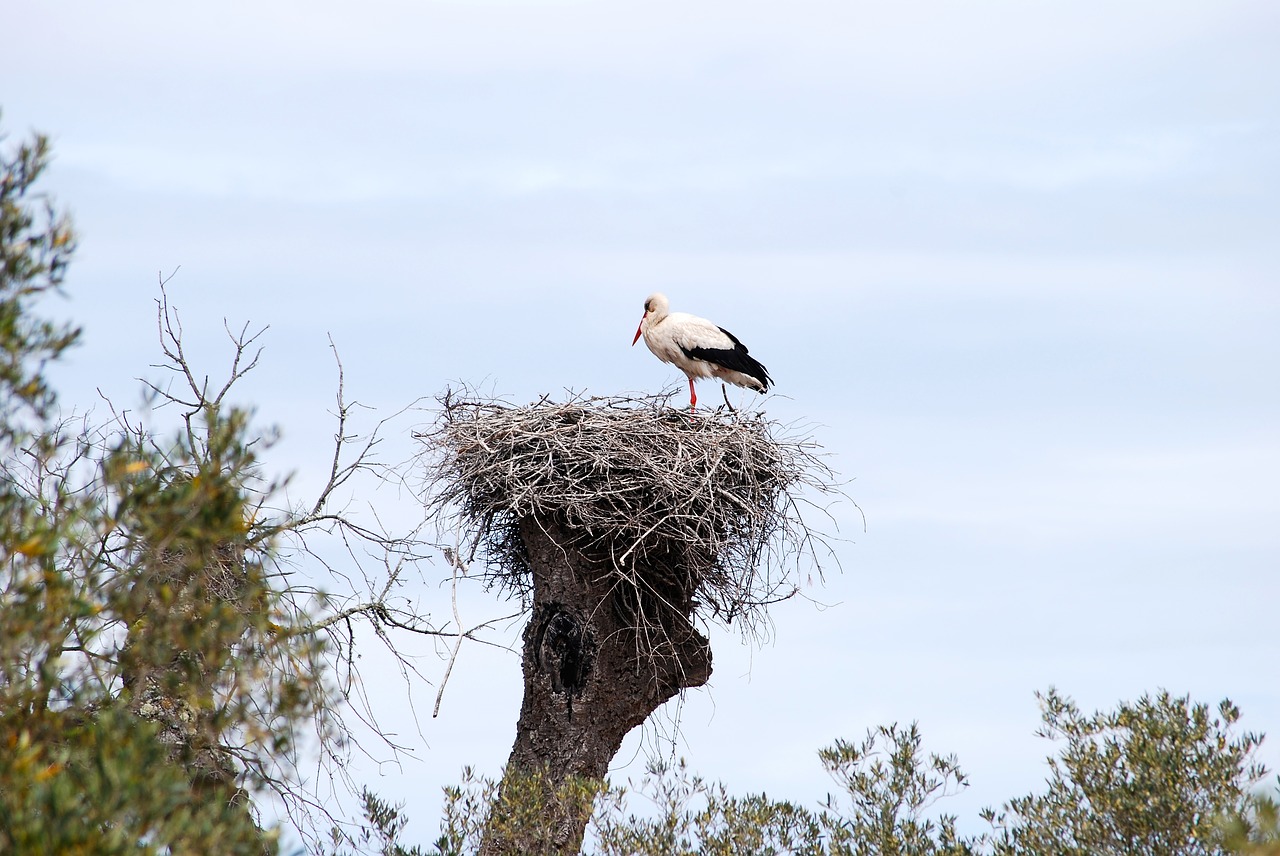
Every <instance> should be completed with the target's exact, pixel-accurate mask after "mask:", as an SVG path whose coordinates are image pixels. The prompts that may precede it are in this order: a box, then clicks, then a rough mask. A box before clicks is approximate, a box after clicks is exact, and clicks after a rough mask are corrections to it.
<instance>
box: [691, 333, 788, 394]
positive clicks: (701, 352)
mask: <svg viewBox="0 0 1280 856" xmlns="http://www.w3.org/2000/svg"><path fill="white" fill-rule="evenodd" d="M720 332H721V333H724V334H725V335H726V336H728V337H729V338H730V339H731V340H732V341H733V347H732V348H686V347H684V346H681V348H680V350H682V351H684V355H685V356H686V357H689V358H690V359H695V360H703V361H704V362H708V363H715V364H716V365H718V366H723V367H724V368H726V369H730V370H732V371H735V372H742V373H743V374H744V375H750V376H751V377H753V378H755V379H756V380H758V381H760V385H761V386H763V387H764V389H765V391H766V392H767V391H768V390H769V385H770V384H771V383H773V378H771V377H769V370H768V369H766V368H765V367H764V365H763V364H761V362H760V361H759V360H757V359H756V358H755V357H753V356H751V354H750V353H748V351H747V346H746V345H744V344H742V342H740V341H738V337H737V336H735V335H733V334H732V333H730V332H729V331H728V330H726V329H724V328H723V327H721V328H720Z"/></svg>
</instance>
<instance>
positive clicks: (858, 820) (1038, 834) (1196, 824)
mask: <svg viewBox="0 0 1280 856" xmlns="http://www.w3.org/2000/svg"><path fill="white" fill-rule="evenodd" d="M1039 698H1040V704H1041V715H1042V721H1043V724H1042V728H1041V730H1040V732H1039V733H1040V734H1041V735H1042V736H1044V737H1045V738H1047V739H1050V740H1054V741H1057V742H1060V743H1061V744H1062V745H1061V746H1060V748H1059V750H1058V751H1057V753H1056V754H1055V755H1053V756H1050V757H1049V759H1048V766H1049V777H1048V780H1047V783H1046V789H1045V791H1044V792H1042V793H1035V794H1030V795H1027V796H1024V797H1018V798H1014V799H1011V800H1009V801H1008V802H1006V803H1004V804H1003V806H1002V807H1001V808H1000V809H998V810H997V809H985V810H984V811H983V812H981V816H982V818H984V819H985V821H986V822H987V825H988V831H986V832H982V833H979V834H974V835H963V834H961V833H960V832H958V831H957V819H956V817H955V816H954V815H950V814H947V813H945V812H941V811H939V802H940V801H942V800H945V798H947V797H948V796H951V795H953V794H955V793H957V792H959V791H960V790H962V789H964V788H966V787H967V786H968V779H967V778H966V776H965V775H964V773H963V772H962V771H961V769H960V767H959V765H958V763H957V761H956V759H955V758H954V757H950V756H940V755H937V754H934V753H926V752H924V751H923V747H922V742H923V741H922V736H921V734H920V730H919V729H918V727H917V726H916V725H914V724H912V725H910V726H907V727H905V728H902V727H899V726H896V725H890V726H882V727H879V728H874V729H871V730H870V731H868V732H867V735H866V737H865V738H864V739H863V740H861V741H857V742H850V741H844V740H837V741H836V742H835V743H834V744H833V745H831V746H829V747H827V748H824V749H822V750H820V751H819V753H818V756H819V760H820V761H821V763H822V765H823V767H824V768H825V770H826V771H827V772H828V774H829V775H830V776H831V778H832V781H833V784H834V785H835V786H836V787H835V790H834V791H833V793H832V794H829V795H827V797H826V798H825V799H824V800H822V801H820V802H817V803H803V802H799V801H794V800H778V799H774V798H771V797H769V796H768V795H766V794H752V795H748V796H745V797H743V796H733V795H731V794H730V793H729V791H728V790H727V789H726V787H725V786H724V785H723V784H718V783H709V782H707V781H705V780H703V779H702V778H701V777H699V776H697V775H694V774H692V773H691V772H690V771H689V770H688V769H687V768H686V767H685V765H684V764H683V762H681V763H677V764H673V765H669V764H661V763H651V764H650V766H649V768H648V770H647V772H646V774H645V775H644V776H643V777H642V778H641V779H640V780H639V781H638V782H635V783H630V782H629V783H628V785H627V786H616V785H608V784H600V783H596V785H595V786H594V787H591V786H589V785H590V783H581V787H579V789H578V790H576V791H575V792H574V795H575V796H576V798H577V799H579V800H584V801H589V800H591V799H593V798H594V813H593V815H592V817H591V820H590V824H589V825H588V829H587V835H586V841H585V846H584V851H583V852H585V853H592V854H599V856H605V855H606V854H607V856H623V854H638V856H693V854H725V856H728V854H738V853H753V854H797V856H855V854H856V856H863V854H865V855H866V856H871V854H893V855H894V856H1014V854H1016V855H1017V856H1044V854H1070V856H1084V854H1108V853H1113V854H1161V856H1200V854H1223V856H1225V854H1244V856H1276V854H1280V811H1278V810H1277V803H1276V799H1275V796H1273V795H1271V796H1269V795H1264V794H1261V793H1259V792H1256V791H1255V790H1254V788H1255V786H1256V785H1257V784H1258V783H1259V782H1260V781H1261V780H1262V778H1263V777H1264V776H1265V770H1264V769H1263V768H1262V767H1261V765H1259V764H1257V763H1256V762H1255V761H1254V760H1253V757H1254V754H1255V750H1256V749H1257V748H1258V745H1259V743H1260V742H1261V737H1260V736H1259V735H1256V734H1252V733H1248V732H1244V733H1240V732H1239V731H1238V728H1237V723H1238V720H1239V711H1238V710H1237V709H1236V708H1235V706H1234V705H1232V704H1231V703H1230V702H1229V701H1224V702H1222V703H1221V704H1220V705H1218V706H1217V708H1216V715H1215V713H1214V709H1211V708H1210V707H1209V706H1208V705H1204V704H1198V703H1193V702H1191V701H1190V700H1189V699H1188V698H1185V697H1181V698H1180V697H1174V696H1171V695H1170V694H1168V693H1165V692H1161V693H1158V694H1156V695H1154V696H1143V697H1142V698H1140V699H1139V700H1138V701H1136V702H1122V703H1120V704H1119V705H1117V707H1116V708H1115V709H1114V710H1111V711H1103V712H1098V713H1095V714H1092V715H1084V714H1082V713H1081V712H1080V710H1079V708H1078V707H1077V706H1076V704H1075V703H1074V702H1073V701H1072V700H1071V699H1069V698H1068V697H1066V696H1063V695H1061V694H1060V693H1058V692H1056V691H1055V690H1049V691H1048V692H1047V693H1045V694H1043V695H1040V696H1039ZM519 794H521V795H522V796H515V797H513V796H512V795H511V794H510V793H500V792H499V789H498V787H497V785H496V784H495V782H494V781H493V780H490V779H486V778H482V777H477V776H476V775H475V774H474V773H473V772H472V771H471V770H467V771H465V773H464V777H463V781H462V783H461V785H459V786H456V787H449V788H446V789H445V807H444V814H443V817H442V819H441V822H440V833H441V834H440V836H439V838H438V839H437V840H436V842H435V845H434V849H431V850H427V849H425V848H421V847H415V848H412V849H406V848H405V847H404V846H403V845H401V844H400V843H399V835H400V834H401V833H402V832H403V831H404V829H405V825H406V823H407V820H408V818H406V817H405V816H404V814H403V813H402V812H401V811H399V810H398V809H396V808H393V807H387V806H381V808H382V809H383V811H384V815H383V817H384V818H391V819H393V820H394V823H391V824H390V825H388V826H386V827H385V828H384V830H383V831H384V833H386V834H385V837H384V838H383V839H381V840H382V843H383V845H384V849H383V850H382V852H383V853H385V854H388V856H420V854H426V853H431V854H433V856H461V854H470V853H475V852H477V851H478V850H479V848H480V846H481V842H482V840H483V834H484V832H485V828H486V823H487V822H488V821H489V818H490V813H491V812H492V807H493V804H494V800H497V799H514V800H515V801H516V803H517V807H516V808H517V809H518V810H513V809H512V808H510V807H508V808H506V809H504V811H503V816H504V817H506V818H516V820H514V821H510V822H512V823H513V825H514V827H515V828H514V829H513V830H510V831H508V833H507V834H508V835H509V836H510V837H511V838H512V839H516V840H519V839H520V838H521V837H522V836H524V837H526V840H537V839H536V830H533V831H531V830H530V829H529V828H533V827H536V826H537V824H538V823H539V822H540V818H545V815H544V814H540V804H539V802H538V800H540V799H542V798H543V797H542V796H541V794H542V790H540V789H539V788H537V787H532V786H530V787H525V788H522V789H521V790H520V792H519ZM637 802H638V804H639V805H640V809H639V810H638V811H637V810H634V809H633V806H634V805H636V804H637ZM524 827H529V828H524ZM530 852H536V851H532V850H531V851H530Z"/></svg>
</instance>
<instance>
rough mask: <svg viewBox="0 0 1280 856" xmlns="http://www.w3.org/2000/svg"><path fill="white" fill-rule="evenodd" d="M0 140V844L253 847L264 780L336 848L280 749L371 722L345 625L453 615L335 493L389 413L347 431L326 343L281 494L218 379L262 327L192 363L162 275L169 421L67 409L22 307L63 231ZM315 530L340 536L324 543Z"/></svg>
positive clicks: (323, 817)
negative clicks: (329, 588)
mask: <svg viewBox="0 0 1280 856" xmlns="http://www.w3.org/2000/svg"><path fill="white" fill-rule="evenodd" d="M6 142H7V141H6V140H3V139H0V628H3V632H2V633H0V852H94V853H114V852H120V853H124V852H128V853H135V852H156V853H164V852H202V853H262V852H272V851H274V850H275V849H276V848H277V846H278V845H277V837H278V832H279V830H278V829H274V828H269V827H270V826H271V825H270V824H268V823H266V822H264V821H263V816H262V813H261V806H262V804H263V803H264V801H272V802H275V803H278V804H279V805H280V806H282V807H283V810H284V811H285V813H286V816H287V817H288V818H289V820H290V822H291V823H292V824H293V826H295V827H296V829H297V831H298V833H300V834H301V835H302V837H303V840H305V841H307V842H309V843H310V844H311V845H312V846H314V847H318V846H319V845H320V839H321V836H322V835H323V834H325V833H329V830H330V827H332V832H331V833H330V835H329V837H330V841H331V842H337V843H342V842H350V843H353V844H354V843H355V842H357V840H358V839H359V837H360V835H361V831H360V828H359V827H358V826H355V827H353V826H350V825H343V824H341V823H337V822H336V821H338V820H341V819H340V818H333V817H331V816H330V815H329V813H328V811H327V809H326V805H325V802H324V801H323V800H322V798H321V797H320V796H318V795H317V794H316V793H315V791H313V790H311V789H310V788H311V786H310V785H304V776H303V775H302V774H301V773H300V771H299V765H300V764H301V763H302V762H303V761H304V760H305V761H306V762H307V763H308V764H311V763H313V762H315V761H316V760H317V759H316V758H315V753H316V751H317V749H316V747H318V752H319V759H318V760H319V763H320V765H321V768H320V769H321V771H322V772H327V773H328V777H332V778H335V779H338V780H343V779H344V777H345V775H346V773H345V767H346V760H347V753H348V752H349V751H350V748H349V747H350V745H351V743H350V733H349V731H348V730H347V729H346V727H345V725H344V722H343V718H342V712H343V711H344V710H347V711H350V710H353V709H354V710H355V711H356V713H357V714H358V715H359V716H360V717H361V718H362V719H364V720H366V721H372V722H373V723H374V724H375V727H376V719H374V718H373V712H372V711H370V710H368V709H367V706H366V707H365V708H364V709H361V708H360V707H358V706H357V707H355V708H352V707H351V706H350V704H349V703H350V702H354V703H356V704H357V705H358V703H359V699H360V688H359V675H358V673H357V672H356V670H355V666H354V664H355V659H356V654H355V651H354V640H355V638H356V637H355V632H354V629H353V624H354V622H356V621H366V622H368V623H369V624H371V625H372V626H373V628H374V630H375V631H376V635H377V636H378V638H380V639H381V640H382V641H383V642H385V643H386V645H387V647H388V649H389V650H390V651H391V654H392V656H394V657H397V658H399V663H400V665H401V668H402V669H403V670H405V671H406V672H407V671H408V670H410V669H412V668H413V664H412V661H410V660H409V659H408V658H407V657H403V656H401V654H400V652H399V651H398V649H397V646H396V644H395V641H394V638H393V636H392V634H393V633H417V634H424V635H428V636H453V637H455V638H456V637H457V636H458V635H459V634H458V631H457V630H455V631H453V632H448V633H446V632H444V631H442V630H440V629H438V628H435V627H433V626H432V625H431V624H430V623H429V620H428V619H427V618H424V617H421V616H420V613H421V610H420V609H419V608H418V607H417V606H416V605H415V604H413V603H410V602H408V601H407V600H406V599H405V598H404V597H403V596H401V595H400V594H399V588H398V586H399V585H400V583H401V582H402V581H403V579H404V577H405V575H406V574H407V573H409V572H410V571H412V570H413V569H414V568H415V567H416V566H417V564H418V563H419V562H422V561H424V560H427V559H429V558H430V556H429V554H430V548H429V545H428V544H426V543H425V542H423V541H422V540H420V539H419V538H418V537H417V535H416V532H413V531H410V532H407V533H397V534H390V533H388V532H387V531H385V530H384V529H383V528H382V527H381V526H380V525H366V524H361V523H358V522H357V521H356V520H355V519H354V518H353V517H352V516H351V515H349V514H348V513H347V511H346V509H345V508H344V507H341V506H339V507H336V508H335V504H336V497H337V495H338V494H339V493H340V492H341V491H342V490H344V489H346V488H349V487H350V486H351V485H352V484H353V480H355V479H357V478H358V477H360V476H362V475H372V476H374V477H375V478H379V479H383V478H386V477H388V474H389V471H387V470H384V469H382V468H380V467H379V466H378V464H377V462H376V459H375V456H374V454H373V452H374V448H375V446H376V445H377V443H378V430H379V429H380V428H381V427H382V426H381V425H379V426H378V428H375V429H374V430H372V431H371V432H369V433H367V434H365V435H358V434H356V433H355V432H354V431H353V430H352V429H351V427H350V425H349V417H350V416H351V413H352V408H353V406H354V405H353V404H351V403H349V402H347V401H346V400H345V399H344V397H343V391H342V379H341V364H340V363H339V383H338V401H337V412H336V419H337V426H336V429H337V430H336V432H335V435H336V440H335V445H334V452H333V456H332V458H331V459H330V460H326V461H324V462H323V466H324V472H325V473H326V474H327V475H328V478H327V480H324V484H323V487H322V488H321V490H320V493H319V496H318V497H317V498H316V499H315V501H314V502H308V503H304V504H301V505H296V506H290V507H280V506H281V503H282V500H281V499H280V496H281V492H280V491H279V488H280V483H279V482H275V481H272V480H270V479H268V478H267V477H266V475H265V474H264V472H263V467H262V465H261V463H260V460H259V454H260V452H261V450H262V449H263V448H264V447H265V446H267V445H268V444H269V442H270V435H269V434H268V433H265V432H262V431H256V430H255V429H254V427H253V425H252V417H251V413H250V411H249V410H248V409H246V408H243V407H239V406H236V405H235V404H233V403H232V399H231V395H230V393H231V390H232V388H233V386H234V385H235V384H236V382H237V381H239V380H240V379H241V378H242V377H243V376H244V374H245V373H246V372H248V371H250V370H252V369H253V367H254V366H255V365H256V363H257V359H258V355H259V353H260V348H259V346H258V344H257V340H258V336H259V335H260V333H257V334H250V333H249V332H248V327H247V326H246V327H245V328H243V329H241V330H239V331H234V330H232V329H230V328H228V329H227V333H228V335H229V338H230V343H231V351H232V353H231V365H230V368H229V369H228V370H227V372H226V374H225V379H224V380H223V381H221V382H212V383H211V381H210V379H209V377H208V376H206V375H203V374H202V373H200V372H199V371H197V369H196V368H194V367H193V366H192V364H191V362H190V361H189V360H188V358H187V355H186V353H185V352H184V349H183V341H182V326H181V323H180V320H179V318H178V315H177V313H176V311H175V310H173V309H172V307H171V306H170V305H169V302H168V298H167V296H166V294H165V289H164V284H163V283H162V285H161V298H160V299H159V300H158V301H157V321H158V330H159V334H160V339H161V349H162V352H163V358H162V360H161V362H160V364H159V366H158V367H159V368H161V369H162V370H164V371H165V372H166V373H167V374H168V377H167V379H162V380H161V381H159V382H156V383H150V384H148V387H149V390H150V401H151V404H152V405H153V407H154V408H156V409H158V410H159V411H162V412H163V413H165V414H169V417H168V418H169V423H170V425H171V426H172V427H171V429H169V433H168V434H165V433H164V432H162V431H159V430H157V429H154V428H152V427H148V426H147V425H146V424H144V420H142V419H141V418H139V417H138V416H136V415H134V414H131V413H130V412H128V411H123V410H118V409H116V408H115V407H112V408H110V418H109V419H107V420H106V421H105V423H104V424H97V423H95V422H94V420H93V419H92V418H90V417H88V416H71V417H68V416H66V415H65V414H64V413H63V412H62V411H61V409H60V405H59V401H58V398H57V396H56V394H55V391H54V390H53V388H52V387H51V385H50V383H49V380H48V375H47V371H46V370H47V368H48V366H49V364H50V362H51V361H54V360H56V359H58V357H59V356H60V355H62V354H63V353H64V352H65V351H66V350H67V349H68V348H70V347H72V346H73V345H74V344H75V343H76V342H77V341H78V339H79V337H80V331H79V330H78V329H76V328H75V327H72V326H69V325H64V324H59V323H57V322H54V321H50V320H47V319H45V318H42V317H40V316H39V315H38V314H37V310H38V309H39V308H40V307H39V306H38V304H39V303H40V302H41V301H42V299H45V298H47V297H48V296H50V295H51V294H54V293H56V292H59V291H60V289H61V287H62V285H63V283H64V279H65V276H66V271H67V266H68V263H69V261H70V259H71V256H72V253H73V251H74V249H75V246H76V238H75V232H74V230H73V228H72V225H71V223H70V221H69V219H68V218H67V217H66V216H64V215H63V214H61V213H60V212H59V211H58V209H57V207H56V206H55V204H54V203H53V201H52V200H51V199H49V198H48V197H47V196H46V195H44V194H42V193H41V192H40V191H39V190H38V187H37V180H38V179H39V177H40V175H41V172H42V171H43V170H44V169H45V167H46V165H47V163H48V160H49V147H48V144H47V141H46V140H45V139H44V138H43V137H38V136H37V137H35V138H34V140H33V141H31V142H29V143H24V144H20V145H16V146H6V145H5V144H6ZM156 420H157V421H161V420H160V417H158V416H157V417H156ZM317 539H328V540H329V541H330V542H333V541H334V540H335V539H336V541H337V544H338V545H339V548H340V549H339V551H338V555H340V557H341V558H340V560H333V559H331V558H330V559H328V560H326V559H325V556H332V555H334V553H335V551H334V550H332V549H318V548H317V544H318V542H317ZM303 559H305V560H308V561H309V562H310V563H311V568H310V570H311V574H310V576H309V578H308V581H305V582H304V581H303V580H302V579H300V578H299V576H298V574H297V573H296V571H295V568H296V565H297V564H298V563H299V562H300V561H301V560H303ZM334 561H341V562H343V565H342V567H341V568H338V567H335V565H334ZM326 574H332V575H333V576H332V577H331V578H335V579H361V578H363V579H364V580H365V583H366V586H367V591H361V592H359V593H357V592H355V591H351V592H350V594H348V595H347V596H346V597H341V598H339V597H335V596H333V595H331V594H328V593H326V592H325V591H323V590H321V588H319V587H318V585H317V584H316V583H315V582H314V581H315V580H316V579H321V580H323V579H325V578H326ZM473 632H474V631H473ZM464 635H468V634H464ZM335 666H336V668H335ZM386 745H387V746H388V747H390V750H389V751H392V752H394V751H395V748H396V747H395V746H394V745H393V744H391V743H390V741H389V740H388V741H387V743H386ZM328 777H326V776H321V779H327V778H328ZM326 786H327V785H326ZM374 799H375V800H376V798H374Z"/></svg>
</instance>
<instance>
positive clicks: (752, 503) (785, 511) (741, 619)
mask: <svg viewBox="0 0 1280 856" xmlns="http://www.w3.org/2000/svg"><path fill="white" fill-rule="evenodd" d="M439 400H440V405H441V408H440V413H439V417H438V419H437V421H436V424H435V425H434V426H433V428H432V429H431V430H429V431H426V432H423V433H420V434H419V435H417V436H418V437H419V439H421V440H423V441H424V442H425V443H426V445H427V452H426V453H425V455H424V457H425V458H426V459H427V460H426V463H427V469H426V471H427V479H428V491H427V497H428V500H427V504H428V513H429V514H432V515H434V516H435V517H436V519H437V520H439V521H441V522H443V523H446V524H449V523H452V524H461V529H462V530H463V531H465V532H467V533H468V537H469V538H470V539H471V543H470V544H469V545H467V549H468V550H469V551H470V560H471V561H474V560H475V558H476V557H477V556H478V557H479V558H480V559H481V561H482V562H483V566H484V573H485V574H486V575H487V578H488V581H489V582H491V583H493V584H495V585H497V586H499V587H501V588H503V589H506V590H508V591H510V592H512V593H515V594H518V595H520V596H521V597H522V598H523V599H524V600H525V601H526V603H527V602H528V595H529V593H530V591H531V589H532V580H531V578H530V569H529V565H528V562H527V559H526V557H525V555H524V549H523V545H522V542H521V539H520V536H519V531H518V530H519V522H520V520H522V519H524V518H527V517H530V516H532V517H537V518H544V519H554V520H556V521H558V522H559V523H561V524H562V525H563V526H564V527H565V528H566V529H568V530H571V531H573V532H575V533H577V534H578V535H579V543H580V544H581V546H582V547H583V548H584V549H588V550H592V551H594V552H595V553H596V554H597V555H599V554H602V553H603V554H607V555H608V556H609V563H608V564H609V565H610V566H611V567H612V572H614V573H616V574H617V575H618V578H619V581H620V582H623V583H628V582H629V583H630V584H631V585H636V584H637V569H638V568H645V567H648V568H651V567H652V566H653V564H654V563H655V561H656V562H658V563H660V564H662V565H664V566H667V567H673V570H676V571H678V573H679V574H680V575H681V576H682V582H681V585H680V586H679V588H680V589H681V590H682V591H683V592H684V594H685V595H686V596H687V597H686V598H682V599H683V600H686V603H687V604H689V605H691V606H692V607H693V608H694V609H695V610H696V611H697V612H699V613H700V614H701V615H702V616H703V617H704V618H705V617H713V618H715V619H718V620H720V621H721V622H723V623H725V624H726V625H735V624H736V625H738V626H740V627H741V628H742V629H743V630H744V631H748V632H749V631H752V630H754V629H755V628H756V626H757V621H758V619H760V618H761V617H762V615H763V610H764V608H765V607H767V606H768V605H769V604H771V603H775V602H777V601H779V600H783V599H786V598H788V597H791V596H792V595H794V594H796V593H797V591H798V590H799V587H798V584H799V581H800V579H801V577H802V575H803V574H804V572H805V566H806V565H812V566H813V567H815V568H816V570H817V572H818V573H819V575H821V572H822V567H821V562H820V561H819V559H820V556H819V554H820V553H821V554H823V557H827V556H831V555H832V554H831V551H830V549H829V547H828V546H827V543H826V541H825V539H824V537H823V536H822V535H820V534H817V533H815V531H814V530H811V529H810V527H809V526H808V525H807V524H806V522H805V521H804V519H802V516H801V511H800V510H801V508H802V507H804V506H806V504H808V503H810V502H811V500H812V499H813V498H814V497H815V496H826V495H830V494H833V493H838V491H837V489H836V487H835V486H834V482H833V473H832V471H831V469H830V468H829V467H828V466H827V465H826V463H825V462H824V461H823V458H822V453H821V449H820V447H819V446H818V445H817V444H816V443H815V442H814V441H813V440H812V439H810V438H807V437H806V438H802V439H798V440H797V439H793V438H790V437H788V436H786V435H787V431H786V430H785V429H784V428H783V426H780V425H779V424H778V423H776V422H772V421H770V420H768V419H766V418H765V417H763V416H762V415H760V414H755V413H733V412H730V411H727V410H724V409H717V410H714V411H700V412H698V413H697V414H696V415H695V414H691V413H688V412H685V411H680V410H675V409H673V408H672V407H671V404H670V396H669V395H658V396H643V397H621V396H613V397H605V398H581V397H574V398H571V400H569V401H565V402H559V403H557V402H552V401H550V400H549V399H547V398H543V399H542V400H541V401H538V402H537V403H535V404H533V405H530V406H526V407H514V406H510V405H508V404H506V403H503V402H498V401H493V400H474V399H471V398H468V397H464V396H461V395H458V394H457V393H455V392H453V391H451V390H450V391H446V392H445V393H444V394H443V395H442V396H441V397H440V399H439ZM468 564H470V562H468ZM674 566H678V568H675V567H674Z"/></svg>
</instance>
